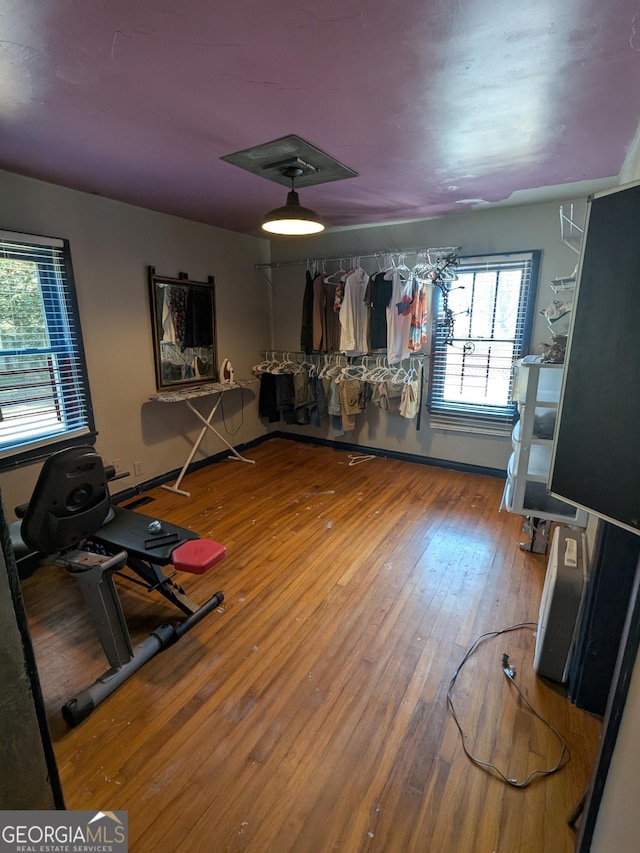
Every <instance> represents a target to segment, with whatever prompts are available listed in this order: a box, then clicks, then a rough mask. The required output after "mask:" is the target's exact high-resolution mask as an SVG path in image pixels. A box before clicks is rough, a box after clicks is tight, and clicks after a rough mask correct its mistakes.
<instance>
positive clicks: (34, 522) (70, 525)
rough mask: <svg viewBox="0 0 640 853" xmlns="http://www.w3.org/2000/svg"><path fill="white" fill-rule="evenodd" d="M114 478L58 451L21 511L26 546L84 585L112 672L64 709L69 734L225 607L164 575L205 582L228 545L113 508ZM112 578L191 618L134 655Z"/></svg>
mask: <svg viewBox="0 0 640 853" xmlns="http://www.w3.org/2000/svg"><path fill="white" fill-rule="evenodd" d="M109 473H110V471H109V469H105V467H104V465H103V463H102V459H101V457H100V456H99V454H98V453H96V451H95V450H94V449H93V448H92V447H88V446H87V447H70V448H66V449H64V450H60V451H58V452H57V453H54V454H53V455H52V456H50V457H48V458H47V459H46V460H45V462H44V465H43V466H42V470H41V472H40V476H39V478H38V481H37V483H36V486H35V488H34V491H33V495H32V496H31V500H30V501H29V503H28V504H27V505H25V506H24V507H21V508H19V510H20V514H21V515H22V519H21V522H20V523H19V534H20V537H21V539H22V540H23V542H24V543H25V544H26V546H27V547H28V548H29V549H31V551H32V552H37V553H38V554H39V555H40V556H41V557H44V556H48V557H50V558H51V559H54V560H55V562H58V563H60V564H62V565H63V566H64V567H65V569H66V570H67V571H68V572H69V574H70V575H71V576H72V577H74V578H75V579H76V580H77V581H78V583H79V584H80V588H81V589H82V592H83V595H84V597H85V600H86V602H87V605H88V608H89V613H90V616H91V619H92V622H93V624H94V626H95V628H96V631H97V633H98V637H99V639H100V643H101V645H102V648H103V650H104V653H105V655H106V658H107V660H108V662H109V665H110V667H109V669H108V670H107V671H106V672H105V673H104V674H103V675H101V676H100V677H99V678H98V679H97V680H96V681H95V682H94V683H93V684H91V685H90V686H89V687H87V688H85V689H84V690H83V691H82V692H81V693H79V694H78V695H77V696H76V697H75V698H73V699H71V700H70V701H69V702H67V703H66V704H65V705H64V707H63V708H62V715H63V717H64V719H65V721H66V722H67V723H68V725H70V726H76V725H77V724H78V723H80V722H82V721H83V720H84V719H86V718H87V717H88V716H89V714H91V712H92V711H93V710H94V708H95V707H96V706H97V705H98V704H99V703H100V702H102V701H103V700H104V699H106V698H107V697H108V696H110V695H111V693H113V691H114V690H116V688H117V687H119V686H120V685H121V684H122V683H123V682H124V681H126V680H127V679H128V678H129V677H130V676H131V675H133V673H134V672H136V671H137V670H138V669H140V667H141V666H143V665H144V664H145V663H146V662H147V661H148V660H150V659H151V658H152V657H153V656H154V655H155V654H157V653H158V652H159V651H161V650H162V649H165V648H167V647H168V646H170V645H171V644H172V643H174V642H176V641H177V640H179V639H180V638H181V637H182V636H183V635H184V634H186V632H187V631H189V630H190V629H191V628H193V626H194V625H196V624H197V623H198V622H199V621H200V620H201V619H203V618H204V617H205V616H206V615H207V614H209V613H210V612H211V611H212V610H215V609H216V608H218V607H219V606H220V604H221V603H222V601H223V600H224V595H223V593H222V592H216V593H214V595H212V596H211V598H210V599H208V601H206V602H205V603H204V604H202V605H198V604H196V603H195V602H194V601H192V600H191V599H190V598H189V596H188V595H187V594H186V592H185V590H184V589H183V588H182V586H180V585H179V584H178V583H176V582H175V580H174V579H173V575H172V576H168V575H166V574H165V572H164V569H165V568H166V567H168V566H172V567H173V569H174V571H175V572H187V573H191V574H198V575H200V574H204V573H205V572H207V571H209V569H211V568H212V567H213V566H214V565H216V564H217V563H219V562H220V561H221V560H223V559H224V557H225V556H226V548H225V547H224V545H221V544H220V543H219V542H215V541H214V540H212V539H201V538H200V537H199V536H198V534H197V533H194V532H193V531H191V530H188V529H187V528H184V527H179V526H178V525H175V524H170V523H169V522H166V521H158V520H157V519H153V518H150V517H148V516H145V515H142V514H141V513H138V512H134V511H133V510H129V509H125V508H123V507H117V506H113V505H112V503H111V496H110V494H109V490H108V486H107V482H108V474H109ZM125 569H128V570H129V572H128V573H125ZM131 572H133V575H132V574H131ZM115 575H118V576H120V577H123V578H125V579H127V580H128V581H132V582H133V583H136V584H138V585H140V586H142V587H144V588H145V589H146V590H148V591H156V592H158V593H160V594H161V595H163V596H164V597H165V598H166V599H167V600H168V601H170V602H171V603H172V604H174V605H175V606H176V607H177V608H178V609H179V610H180V611H182V613H183V614H184V615H185V617H186V618H185V619H183V621H182V622H179V623H178V624H175V625H173V624H161V625H159V626H158V628H156V629H155V630H154V631H152V632H151V633H150V634H149V636H148V637H146V639H145V640H143V641H142V642H141V643H139V644H137V645H136V647H135V649H134V648H133V646H132V644H131V637H130V635H129V630H128V628H127V622H126V618H125V615H124V611H123V608H122V603H121V601H120V597H119V595H118V591H117V589H116V585H115V581H114V576H115Z"/></svg>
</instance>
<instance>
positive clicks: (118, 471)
mask: <svg viewBox="0 0 640 853" xmlns="http://www.w3.org/2000/svg"><path fill="white" fill-rule="evenodd" d="M113 467H114V468H115V470H116V474H122V459H114V460H113Z"/></svg>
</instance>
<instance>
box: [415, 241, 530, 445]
mask: <svg viewBox="0 0 640 853" xmlns="http://www.w3.org/2000/svg"><path fill="white" fill-rule="evenodd" d="M539 256H540V253H539V252H537V251H536V252H522V253H517V254H508V255H491V256H481V257H476V258H461V261H460V266H459V267H458V269H457V270H456V272H457V275H458V279H457V281H454V282H450V283H449V291H448V293H447V294H446V295H445V294H443V293H442V292H441V291H440V290H438V289H435V293H434V316H435V327H434V331H433V345H432V358H431V375H430V388H429V396H428V408H429V412H430V423H431V426H432V427H434V428H440V429H453V430H464V431H471V432H481V433H488V434H494V435H505V434H508V433H509V432H510V431H511V426H512V424H513V419H514V415H515V404H514V403H513V402H512V400H511V387H512V382H513V370H512V367H513V362H514V360H515V359H517V358H519V357H520V356H521V355H523V353H524V351H525V350H526V348H527V346H528V345H529V338H530V335H531V326H532V320H533V309H534V305H535V293H536V287H537V279H538V267H539Z"/></svg>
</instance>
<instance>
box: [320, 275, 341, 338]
mask: <svg viewBox="0 0 640 853" xmlns="http://www.w3.org/2000/svg"><path fill="white" fill-rule="evenodd" d="M324 287H325V302H324V328H325V338H324V344H325V346H324V349H323V352H337V351H338V350H339V349H340V307H339V305H338V307H337V308H336V296H337V293H338V290H340V291H342V288H343V287H344V285H343V284H340V283H339V282H332V281H329V280H327V279H326V278H325V280H324Z"/></svg>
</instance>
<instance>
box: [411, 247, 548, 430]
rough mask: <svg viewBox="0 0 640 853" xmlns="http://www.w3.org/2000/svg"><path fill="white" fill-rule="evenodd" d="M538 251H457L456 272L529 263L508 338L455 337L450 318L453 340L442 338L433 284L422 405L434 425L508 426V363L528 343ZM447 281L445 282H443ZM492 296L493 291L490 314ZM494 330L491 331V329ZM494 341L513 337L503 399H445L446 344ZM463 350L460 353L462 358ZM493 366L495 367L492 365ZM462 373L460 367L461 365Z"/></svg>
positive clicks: (511, 410)
mask: <svg viewBox="0 0 640 853" xmlns="http://www.w3.org/2000/svg"><path fill="white" fill-rule="evenodd" d="M541 257H542V252H541V250H539V249H528V250H524V251H518V252H492V253H490V254H483V255H473V256H468V257H461V258H460V262H459V265H458V267H457V268H456V270H455V272H456V274H457V275H458V276H459V275H461V274H465V273H472V274H474V276H475V275H477V274H478V273H481V272H487V271H492V270H497V271H498V273H500V272H506V271H508V270H509V269H513V268H514V265H516V266H521V267H522V268H523V269H527V268H528V273H527V280H526V281H523V282H521V284H520V291H519V295H518V309H517V311H518V314H517V322H516V331H515V334H514V336H513V338H507V339H505V338H493V336H492V337H491V338H481V337H477V338H474V337H473V336H472V335H471V334H470V335H469V336H468V337H467V336H465V335H463V336H458V337H456V334H455V318H454V326H453V339H452V340H453V341H454V343H453V344H448V343H446V339H447V324H446V322H444V321H445V313H444V296H443V294H442V291H441V289H440V288H439V287H434V288H433V302H432V316H433V318H434V320H433V326H432V337H431V358H430V365H429V390H428V395H427V409H428V411H429V414H430V422H431V426H432V428H434V429H451V430H461V431H466V432H476V433H485V434H492V435H508V434H510V432H511V429H512V426H513V423H514V421H515V419H516V415H517V408H516V403H515V402H514V401H513V400H511V399H510V398H511V388H512V385H513V373H512V371H511V366H512V364H513V362H514V361H515V360H516V359H518V358H521V357H522V356H523V355H525V354H526V353H527V351H528V350H529V347H530V345H531V335H532V330H533V324H534V319H535V309H536V297H537V289H538V279H539V273H540V262H541ZM445 286H447V285H445ZM448 286H449V287H450V289H451V290H453V289H454V288H455V287H456V282H451V283H450V284H448ZM496 305H497V300H496V298H495V297H494V304H493V317H494V318H495V309H496ZM467 322H468V325H469V327H471V325H472V322H473V314H471V318H470V319H469V320H468V321H467ZM492 334H493V333H492ZM486 340H490V341H493V340H495V341H497V342H502V343H507V344H509V343H511V342H513V344H512V345H513V352H512V357H511V359H510V365H509V369H510V379H509V391H508V394H507V397H508V399H507V401H506V402H505V403H502V404H499V405H492V404H484V405H483V404H481V403H475V404H474V403H472V402H471V401H468V402H464V403H462V402H456V401H445V400H444V398H443V394H444V379H445V377H446V367H445V366H444V363H446V355H447V351H448V347H449V346H451V345H453V346H456V343H455V342H457V344H458V346H459V348H460V349H462V345H463V344H464V342H470V343H474V342H476V341H486ZM464 358H465V355H464V353H463V355H462V356H461V360H462V362H463V363H464ZM493 369H494V370H495V369H497V368H493ZM460 372H461V373H462V369H461V371H460Z"/></svg>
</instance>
